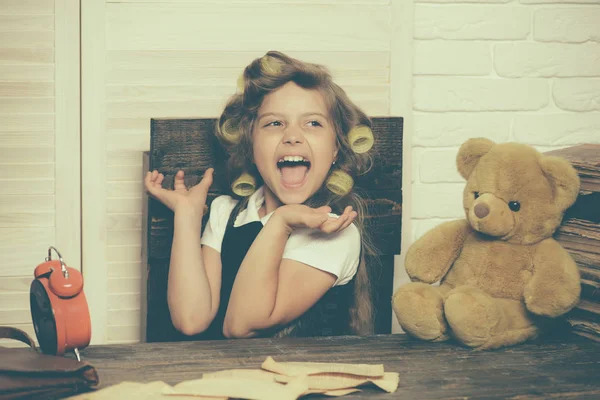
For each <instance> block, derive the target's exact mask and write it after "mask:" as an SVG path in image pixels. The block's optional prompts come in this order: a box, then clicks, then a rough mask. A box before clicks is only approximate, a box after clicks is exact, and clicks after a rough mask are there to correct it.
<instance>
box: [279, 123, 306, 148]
mask: <svg viewBox="0 0 600 400" xmlns="http://www.w3.org/2000/svg"><path fill="white" fill-rule="evenodd" d="M303 141H304V134H303V133H302V131H301V130H300V129H298V128H292V127H289V128H287V129H286V130H285V131H284V133H283V138H282V142H283V143H286V144H299V143H302V142H303Z"/></svg>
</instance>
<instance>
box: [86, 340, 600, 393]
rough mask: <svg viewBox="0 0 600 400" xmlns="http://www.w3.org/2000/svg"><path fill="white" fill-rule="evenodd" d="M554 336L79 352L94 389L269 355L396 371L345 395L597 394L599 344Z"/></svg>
mask: <svg viewBox="0 0 600 400" xmlns="http://www.w3.org/2000/svg"><path fill="white" fill-rule="evenodd" d="M555 336H556V337H555V338H544V340H537V341H532V342H529V343H526V344H523V345H520V346H513V347H509V348H504V349H499V350H495V351H487V352H485V351H484V352H480V351H473V350H471V349H469V348H465V347H463V346H460V345H458V344H456V343H455V342H446V343H429V342H425V341H420V340H416V339H412V338H410V337H409V336H407V335H378V336H370V337H355V336H344V337H326V338H306V339H301V338H293V339H246V340H222V341H206V342H203V341H189V342H184V343H142V344H137V345H111V346H92V347H88V348H87V349H85V350H84V352H83V355H84V357H85V359H86V361H88V362H90V363H91V364H92V365H94V366H95V367H96V368H97V369H98V372H99V374H100V376H102V381H101V382H100V387H101V388H102V387H107V386H110V385H114V384H116V383H119V382H122V381H137V382H152V381H157V380H160V381H163V382H166V383H168V384H171V385H173V384H176V383H179V382H181V381H185V380H191V379H198V378H199V377H200V376H201V375H202V374H203V373H207V372H215V371H219V370H226V369H236V368H254V369H256V368H260V366H261V364H262V363H263V362H264V361H265V359H266V358H267V357H269V356H271V357H273V358H274V359H275V361H278V362H330V363H354V364H360V363H365V362H366V363H368V364H381V365H383V366H384V369H385V371H386V372H395V373H398V374H399V376H400V384H399V386H398V388H397V390H396V391H395V392H394V393H391V394H386V393H384V392H383V391H382V390H381V389H379V388H377V387H375V386H372V385H366V386H363V387H361V391H360V392H358V393H353V394H351V395H348V396H344V397H343V398H348V399H372V398H390V399H407V398H409V399H413V398H418V399H457V398H474V399H475V398H485V399H506V398H569V397H572V398H589V399H592V398H598V397H599V396H600V382H599V381H598V379H597V375H598V363H599V362H600V344H599V343H595V342H593V341H590V340H587V339H584V338H580V337H577V336H574V335H567V334H563V335H559V334H556V335H555ZM140 371H143V374H140Z"/></svg>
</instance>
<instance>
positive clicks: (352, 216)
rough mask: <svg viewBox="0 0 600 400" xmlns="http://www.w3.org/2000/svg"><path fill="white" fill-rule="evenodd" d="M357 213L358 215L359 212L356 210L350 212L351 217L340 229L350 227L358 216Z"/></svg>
mask: <svg viewBox="0 0 600 400" xmlns="http://www.w3.org/2000/svg"><path fill="white" fill-rule="evenodd" d="M357 215H358V214H357V213H356V211H352V212H351V213H350V217H349V218H348V219H347V220H346V222H344V224H343V225H342V226H341V227H340V229H339V230H340V231H343V230H344V229H346V228H347V227H349V226H350V224H351V223H352V222H354V219H355V218H356V216H357Z"/></svg>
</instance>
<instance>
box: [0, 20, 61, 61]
mask: <svg viewBox="0 0 600 400" xmlns="http://www.w3.org/2000/svg"><path fill="white" fill-rule="evenodd" d="M0 23H1V22H0ZM0 60H2V64H4V65H5V66H12V67H19V66H21V65H34V64H53V63H54V49H53V48H18V49H14V48H0Z"/></svg>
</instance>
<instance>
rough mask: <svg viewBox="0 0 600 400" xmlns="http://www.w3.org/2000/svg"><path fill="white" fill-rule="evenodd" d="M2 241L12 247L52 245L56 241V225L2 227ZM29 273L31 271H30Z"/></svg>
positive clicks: (0, 233)
mask: <svg viewBox="0 0 600 400" xmlns="http://www.w3.org/2000/svg"><path fill="white" fill-rule="evenodd" d="M0 243H5V244H9V246H10V247H13V246H18V245H24V246H29V247H30V248H33V246H46V249H45V250H47V246H51V245H52V244H53V243H54V227H53V226H46V227H29V228H28V227H23V226H20V227H19V229H14V227H8V228H2V227H0ZM28 273H29V272H28Z"/></svg>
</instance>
